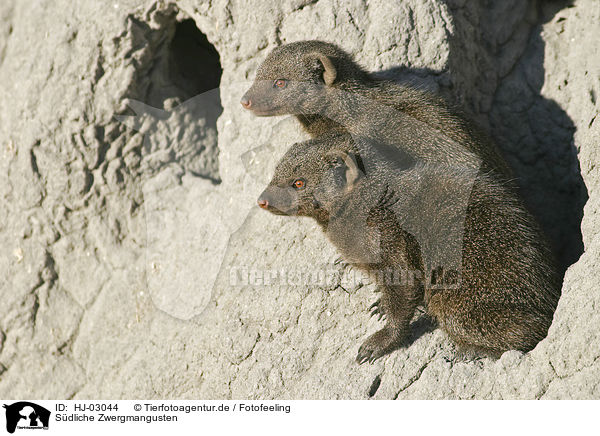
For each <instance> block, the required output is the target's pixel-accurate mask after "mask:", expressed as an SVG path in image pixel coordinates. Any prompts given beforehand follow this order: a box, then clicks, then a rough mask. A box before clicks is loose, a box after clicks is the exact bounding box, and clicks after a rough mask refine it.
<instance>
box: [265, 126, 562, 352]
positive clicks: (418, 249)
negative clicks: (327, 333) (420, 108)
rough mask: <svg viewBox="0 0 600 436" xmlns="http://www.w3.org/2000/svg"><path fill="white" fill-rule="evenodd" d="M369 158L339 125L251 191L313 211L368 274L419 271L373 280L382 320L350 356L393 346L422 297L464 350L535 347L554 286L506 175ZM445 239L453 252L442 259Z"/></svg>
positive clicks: (269, 204)
mask: <svg viewBox="0 0 600 436" xmlns="http://www.w3.org/2000/svg"><path fill="white" fill-rule="evenodd" d="M365 149H367V150H368V148H365ZM365 159H378V155H377V154H375V155H373V156H361V155H360V154H359V153H358V147H357V146H356V144H355V143H354V140H353V138H352V137H351V136H350V135H348V134H346V133H340V132H333V131H330V132H329V133H326V134H324V135H321V136H320V137H319V138H317V139H312V140H309V141H306V142H301V143H297V144H294V145H293V146H292V147H291V148H290V149H289V150H288V152H287V153H286V154H285V155H284V156H283V158H282V159H281V161H280V162H279V163H278V165H277V168H276V170H275V174H274V176H273V179H272V180H271V182H270V183H269V185H268V187H267V188H266V189H265V191H264V192H263V193H262V194H261V196H260V197H259V199H258V204H259V206H260V207H261V208H263V209H266V210H268V211H270V212H272V213H275V214H280V215H294V216H307V217H312V218H314V219H315V220H316V221H317V222H318V223H319V224H320V226H321V227H322V229H323V230H324V232H325V233H326V235H327V237H328V239H329V240H330V241H331V242H332V243H333V244H334V245H335V246H336V247H337V248H338V250H339V251H340V253H341V255H342V257H343V258H344V259H345V260H346V261H348V262H349V263H350V264H353V265H355V266H357V267H359V268H361V269H365V270H367V271H369V273H370V274H373V275H377V274H378V273H379V272H381V271H389V270H392V271H412V272H416V273H417V274H415V275H414V276H415V277H422V278H423V279H422V280H414V281H396V282H394V281H391V282H388V281H384V283H378V284H379V287H380V288H381V291H382V294H381V298H380V300H379V301H378V302H377V303H376V305H375V306H376V309H377V310H379V312H380V313H381V314H383V315H384V316H385V318H386V325H385V327H384V328H383V329H381V330H380V331H378V332H376V333H375V334H373V335H372V336H370V337H369V338H368V339H367V340H366V341H365V343H364V344H363V345H362V346H361V347H360V349H359V351H358V356H357V361H358V362H359V363H363V362H365V361H373V360H375V359H377V358H379V357H381V356H383V355H385V354H387V353H389V352H390V351H392V350H394V349H396V348H397V347H398V346H400V345H401V344H402V342H403V340H404V339H405V337H406V334H407V332H408V328H409V322H410V320H411V318H412V317H413V315H414V312H415V308H416V306H417V305H418V304H420V303H424V304H425V306H426V309H427V312H428V313H429V314H430V315H431V316H432V317H433V318H435V319H436V320H437V322H438V324H439V326H440V327H441V328H442V329H443V330H444V331H445V332H446V333H447V334H448V336H449V337H450V338H451V339H452V340H453V341H454V342H455V343H456V344H457V345H458V346H459V348H461V349H472V350H476V351H481V352H483V353H485V354H488V355H492V356H498V355H499V354H501V353H502V352H504V351H507V350H513V349H514V350H522V351H528V350H531V349H532V348H533V347H535V345H536V344H537V343H538V342H539V341H540V340H541V339H543V338H544V337H545V336H546V334H547V331H548V328H549V326H550V323H551V322H552V317H553V313H554V310H555V308H556V305H557V302H558V298H559V294H560V286H559V282H558V280H557V275H556V272H555V268H554V265H553V260H552V255H551V253H550V251H549V249H548V246H547V245H546V243H545V242H544V238H543V236H542V234H541V232H540V230H539V228H538V227H537V225H536V223H535V221H534V220H533V218H532V217H531V215H530V214H529V213H528V212H527V210H526V209H525V208H524V207H523V205H522V203H521V201H520V200H519V199H518V197H516V196H515V194H514V192H513V190H511V189H510V188H507V187H506V186H505V183H506V182H499V181H498V179H497V178H494V177H492V176H490V175H489V174H486V173H482V172H479V171H476V170H471V169H465V168H456V167H453V166H449V165H438V164H435V165H434V164H428V163H416V164H415V165H413V166H411V167H410V168H400V169H398V168H397V166H396V164H395V163H394V162H391V161H386V160H381V161H377V162H374V163H373V165H371V167H372V168H375V172H373V173H368V172H366V173H365V165H364V161H365ZM465 194H466V195H465ZM457 198H464V199H465V200H464V201H463V200H459V201H457ZM448 234H449V235H448ZM452 239H455V240H458V241H459V245H458V247H459V248H458V256H457V257H458V260H459V262H458V263H457V262H455V260H456V259H450V260H449V262H448V253H447V252H446V248H445V246H446V244H448V241H449V240H452ZM450 242H451V243H450V245H452V241H450ZM450 254H452V253H450ZM456 268H458V270H456ZM444 270H446V272H448V273H450V274H447V275H446V274H445V272H444ZM440 271H441V274H440ZM397 276H398V275H397ZM405 276H406V275H405ZM444 277H445V278H446V279H448V280H445V279H444Z"/></svg>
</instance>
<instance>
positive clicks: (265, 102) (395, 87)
mask: <svg viewBox="0 0 600 436" xmlns="http://www.w3.org/2000/svg"><path fill="white" fill-rule="evenodd" d="M241 104H242V106H244V107H245V108H246V109H249V110H251V111H252V112H253V113H254V114H255V115H258V116H273V115H285V114H293V115H295V116H296V117H297V119H298V120H299V121H300V123H301V124H302V125H303V127H304V128H305V130H306V131H307V132H308V133H309V134H310V135H311V136H312V137H313V138H314V137H318V136H319V135H321V134H323V133H325V132H327V131H329V130H337V131H348V132H350V133H351V134H352V135H353V136H354V137H367V138H369V139H371V140H375V141H376V142H378V143H380V144H388V145H391V146H393V147H394V148H395V149H396V150H398V149H400V150H402V151H403V152H405V153H407V155H408V157H409V158H411V159H414V160H419V161H425V162H439V163H446V164H452V165H461V166H462V165H466V166H471V167H480V166H481V167H482V169H483V170H484V171H486V170H495V171H498V172H499V174H503V175H505V176H507V178H510V174H511V171H510V169H509V167H508V164H507V163H506V161H505V160H504V158H503V157H502V156H501V155H500V153H499V151H498V150H497V148H496V146H495V144H494V143H493V142H492V141H491V140H490V139H489V138H487V137H486V135H484V134H483V133H481V132H480V131H479V130H478V129H476V128H475V127H474V126H473V125H472V124H471V123H470V122H468V121H467V120H466V118H465V117H464V116H463V115H461V114H460V111H458V110H457V109H456V108H453V107H451V106H450V105H449V104H448V103H447V102H446V101H445V100H444V99H442V98H441V97H438V96H435V95H432V94H431V93H428V92H425V91H423V90H418V89H415V88H414V87H411V86H407V85H401V84H398V83H396V82H393V81H390V80H381V79H378V78H377V77H375V75H373V74H370V73H368V72H366V71H365V70H364V69H362V68H361V67H360V66H359V65H358V64H357V63H356V62H354V61H353V59H352V57H351V56H350V55H349V54H348V53H346V52H345V51H343V50H342V49H341V48H339V47H337V46H336V45H334V44H331V43H327V42H323V41H300V42H294V43H291V44H286V45H282V46H280V47H277V48H276V49H274V50H273V51H272V52H271V53H270V54H269V55H268V56H267V58H266V59H265V61H264V62H263V63H262V64H261V65H260V67H259V69H258V71H257V74H256V78H255V80H254V83H253V84H252V86H251V87H250V89H249V90H248V91H247V92H246V93H245V95H244V96H243V97H242V99H241ZM400 158H405V156H401V157H400Z"/></svg>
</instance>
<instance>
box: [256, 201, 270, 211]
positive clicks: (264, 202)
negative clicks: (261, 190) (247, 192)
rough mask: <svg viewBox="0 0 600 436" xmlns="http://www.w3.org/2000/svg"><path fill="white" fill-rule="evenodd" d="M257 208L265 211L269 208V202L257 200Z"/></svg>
mask: <svg viewBox="0 0 600 436" xmlns="http://www.w3.org/2000/svg"><path fill="white" fill-rule="evenodd" d="M258 206H259V207H260V208H262V209H266V208H267V207H269V202H268V201H267V200H258Z"/></svg>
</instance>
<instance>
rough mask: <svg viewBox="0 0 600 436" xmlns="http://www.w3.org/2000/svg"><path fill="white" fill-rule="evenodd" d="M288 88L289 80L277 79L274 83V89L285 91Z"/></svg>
mask: <svg viewBox="0 0 600 436" xmlns="http://www.w3.org/2000/svg"><path fill="white" fill-rule="evenodd" d="M286 86H287V80H283V79H277V80H276V81H275V82H273V87H274V88H279V89H283V88H285V87H286Z"/></svg>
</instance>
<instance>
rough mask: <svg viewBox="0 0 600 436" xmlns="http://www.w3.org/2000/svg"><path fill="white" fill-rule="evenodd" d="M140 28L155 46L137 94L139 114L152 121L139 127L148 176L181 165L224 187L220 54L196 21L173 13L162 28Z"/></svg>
mask: <svg viewBox="0 0 600 436" xmlns="http://www.w3.org/2000/svg"><path fill="white" fill-rule="evenodd" d="M137 24H138V26H139V27H141V28H142V29H143V31H142V32H141V33H142V34H143V35H144V38H145V39H146V41H145V42H144V43H148V42H149V45H150V47H152V46H154V48H153V56H152V60H151V62H150V63H149V64H148V66H147V70H145V71H140V73H139V76H138V79H137V83H136V84H135V86H136V89H135V91H136V92H134V93H133V94H134V95H138V96H140V97H141V98H140V97H138V98H136V99H137V100H141V101H142V102H143V103H144V104H143V105H140V106H139V107H137V108H133V109H134V111H135V113H136V115H138V116H139V115H141V116H143V117H144V118H143V119H146V120H148V119H149V120H151V121H152V122H150V123H148V122H144V123H142V122H140V123H139V125H143V126H144V129H143V133H144V135H145V136H144V152H143V155H144V156H143V158H145V159H144V172H145V173H146V174H155V173H156V172H157V171H160V170H161V168H163V167H164V166H165V165H170V164H173V163H175V164H177V165H178V166H179V167H181V168H182V169H183V170H184V171H185V172H189V173H190V174H193V175H195V176H199V177H203V178H207V179H209V180H212V181H213V182H215V183H218V182H219V181H220V177H219V168H218V155H219V150H218V148H217V119H218V118H219V116H220V115H221V113H222V112H223V107H222V105H221V98H220V92H219V85H220V82H221V74H222V72H223V70H222V68H221V62H220V56H219V53H218V52H217V50H216V49H215V47H214V46H213V45H212V44H211V43H210V42H209V41H208V39H207V37H206V35H204V34H203V33H202V32H201V31H200V30H199V29H198V28H197V27H196V24H195V22H194V20H192V19H185V20H182V21H177V20H176V18H175V15H171V16H169V18H168V19H166V20H165V26H164V27H163V28H161V29H158V30H150V29H149V26H147V25H146V24H145V23H143V22H138V23H137ZM134 36H135V35H134ZM130 106H131V105H130ZM140 121H142V119H141V118H140Z"/></svg>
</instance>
